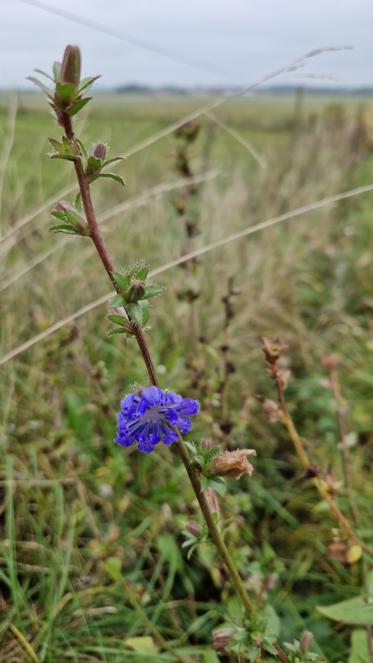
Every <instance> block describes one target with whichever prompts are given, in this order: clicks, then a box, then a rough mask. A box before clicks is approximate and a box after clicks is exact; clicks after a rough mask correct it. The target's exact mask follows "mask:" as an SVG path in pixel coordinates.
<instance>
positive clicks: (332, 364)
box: [321, 355, 338, 371]
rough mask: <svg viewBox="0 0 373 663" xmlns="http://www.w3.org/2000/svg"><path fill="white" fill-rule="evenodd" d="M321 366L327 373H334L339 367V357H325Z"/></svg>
mask: <svg viewBox="0 0 373 663" xmlns="http://www.w3.org/2000/svg"><path fill="white" fill-rule="evenodd" d="M321 364H322V367H323V368H325V370H326V371H332V370H334V369H335V368H336V367H337V365H338V357H336V355H325V357H323V358H322V360H321Z"/></svg>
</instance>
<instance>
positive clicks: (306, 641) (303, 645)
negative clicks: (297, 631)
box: [299, 631, 313, 654]
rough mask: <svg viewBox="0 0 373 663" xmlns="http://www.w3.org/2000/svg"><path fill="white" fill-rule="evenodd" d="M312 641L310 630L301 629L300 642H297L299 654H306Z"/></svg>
mask: <svg viewBox="0 0 373 663" xmlns="http://www.w3.org/2000/svg"><path fill="white" fill-rule="evenodd" d="M312 643H313V635H312V633H311V631H303V633H302V635H301V638H300V642H299V651H300V653H301V654H307V652H309V650H310V647H311V646H312Z"/></svg>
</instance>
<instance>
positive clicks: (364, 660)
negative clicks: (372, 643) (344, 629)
mask: <svg viewBox="0 0 373 663" xmlns="http://www.w3.org/2000/svg"><path fill="white" fill-rule="evenodd" d="M348 663H369V650H368V634H367V631H365V630H364V629H359V628H358V629H355V630H354V631H352V634H351V650H350V656H349V659H348Z"/></svg>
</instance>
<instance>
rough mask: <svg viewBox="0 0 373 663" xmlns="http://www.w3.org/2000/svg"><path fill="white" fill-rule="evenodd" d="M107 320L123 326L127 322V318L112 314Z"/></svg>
mask: <svg viewBox="0 0 373 663" xmlns="http://www.w3.org/2000/svg"><path fill="white" fill-rule="evenodd" d="M106 319H107V320H110V322H114V324H116V325H123V323H124V322H127V321H126V318H125V317H124V316H123V315H115V314H113V315H111V314H110V315H107V316H106Z"/></svg>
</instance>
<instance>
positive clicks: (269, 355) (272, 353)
mask: <svg viewBox="0 0 373 663" xmlns="http://www.w3.org/2000/svg"><path fill="white" fill-rule="evenodd" d="M262 341H263V345H262V350H263V352H264V354H265V358H266V360H267V361H268V362H269V363H270V364H273V363H275V362H276V361H277V360H278V359H279V358H280V357H281V355H282V353H283V352H284V351H285V350H286V349H287V347H288V345H287V343H284V342H283V341H281V340H280V339H279V338H275V339H271V338H267V337H266V336H263V338H262Z"/></svg>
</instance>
